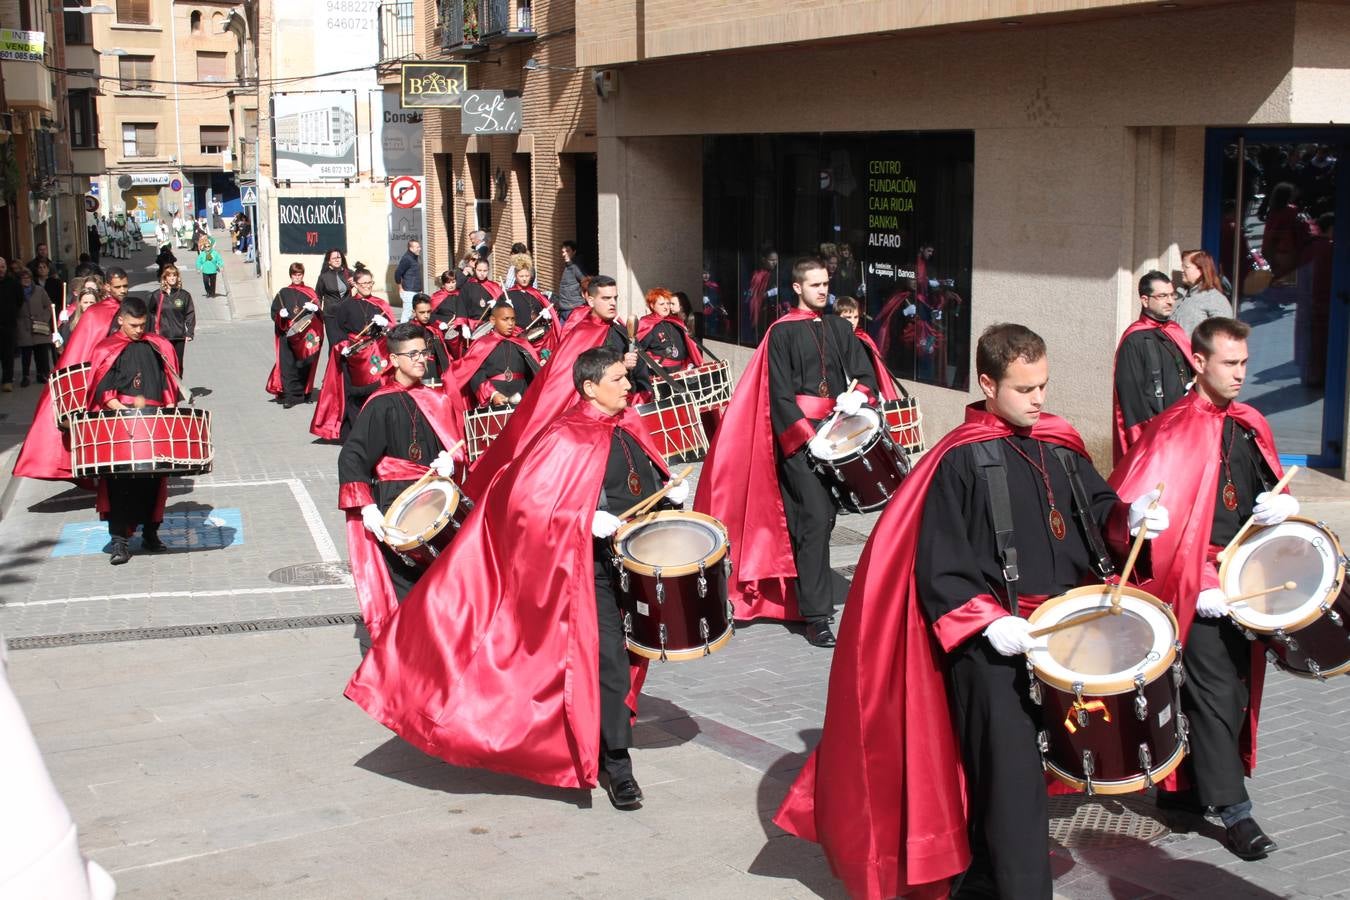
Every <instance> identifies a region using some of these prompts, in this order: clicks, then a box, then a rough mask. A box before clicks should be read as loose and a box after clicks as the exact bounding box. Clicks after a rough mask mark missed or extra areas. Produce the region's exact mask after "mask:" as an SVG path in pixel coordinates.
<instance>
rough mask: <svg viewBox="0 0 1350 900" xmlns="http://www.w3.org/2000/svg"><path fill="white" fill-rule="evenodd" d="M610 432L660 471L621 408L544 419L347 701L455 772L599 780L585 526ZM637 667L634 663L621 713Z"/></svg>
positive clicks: (545, 780)
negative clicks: (624, 435)
mask: <svg viewBox="0 0 1350 900" xmlns="http://www.w3.org/2000/svg"><path fill="white" fill-rule="evenodd" d="M615 427H621V428H623V429H624V430H626V431H628V432H629V433H630V434H631V435H633V437H635V438H636V439H637V440H638V441H639V442H640V443H641V445H642V447H643V448H644V449H645V450H646V452H647V454H648V456H650V457H651V458H652V459H653V460H654V461H655V462H656V463H657V465H658V466H660V467H661V468H662V470H663V471H664V468H665V467H664V465H663V464H662V463H661V461H660V460H661V456H660V454H659V453H658V452H657V451H656V448H655V446H653V444H652V441H651V436H650V434H649V433H648V432H647V429H646V428H645V427H644V426H643V425H642V421H641V419H640V418H639V417H638V415H637V413H636V411H634V410H632V409H631V408H630V409H628V410H625V411H624V413H623V414H622V415H620V416H608V415H605V414H603V413H601V412H599V411H598V410H596V409H595V408H594V407H593V406H591V405H590V404H589V403H583V404H578V405H576V406H574V407H572V408H571V409H570V410H568V412H567V413H566V414H565V415H564V416H563V417H562V418H560V419H557V420H555V421H553V422H551V423H550V425H549V427H548V428H547V429H546V430H545V431H544V432H543V433H541V434H540V435H539V436H538V438H537V439H536V440H535V441H533V442H532V443H531V444H530V445H529V446H528V447H527V448H525V451H524V452H523V453H522V454H521V456H520V457H519V458H518V459H516V460H514V461H512V462H511V463H509V464H508V465H506V466H505V467H504V468H502V469H501V470H500V471H499V472H498V473H497V474H496V475H495V476H494V478H493V479H492V482H491V485H490V486H489V487H488V489H487V492H486V494H485V495H483V499H481V500H480V502H479V503H478V504H477V505H476V506H475V507H474V510H473V512H472V513H470V514H469V518H468V519H467V520H466V521H465V523H464V527H463V528H461V529H460V532H459V534H458V535H457V536H456V537H455V540H454V542H453V543H452V544H451V545H450V548H449V550H447V551H446V552H445V553H442V554H441V555H440V556H439V557H438V558H437V559H436V561H435V562H434V563H433V564H432V565H431V568H429V569H428V570H427V571H426V573H425V574H424V575H423V576H422V578H421V579H420V580H419V581H418V582H417V585H416V587H414V588H413V590H412V592H411V593H409V594H408V596H407V598H406V599H404V601H403V603H402V605H400V606H399V607H398V608H397V610H396V611H395V612H394V614H393V616H391V617H390V619H389V621H388V623H387V625H386V626H385V628H384V630H383V632H382V634H381V635H380V636H379V637H378V638H376V640H375V642H374V646H373V647H372V648H371V651H370V653H369V654H367V656H366V658H365V660H364V661H362V663H361V666H360V668H358V669H357V670H356V674H355V675H353V676H352V680H351V682H350V683H349V684H348V685H347V690H346V694H347V696H348V697H349V698H351V699H352V700H353V701H354V702H356V703H357V705H359V706H360V707H361V708H362V709H364V710H365V711H366V712H367V713H369V714H370V715H371V716H372V717H373V718H375V719H376V720H377V721H379V722H382V723H384V724H385V725H386V726H388V727H389V728H391V729H392V730H393V731H395V732H396V733H397V734H399V735H400V736H401V737H402V738H403V739H404V740H406V741H408V742H409V743H411V744H413V745H414V746H416V747H418V748H419V749H421V750H423V751H424V752H426V753H429V754H432V755H433V756H437V757H440V758H441V759H443V760H445V761H446V762H449V763H452V764H454V765H461V766H473V767H476V768H483V769H490V770H492V771H495V772H504V773H507V774H510V775H518V776H520V777H522V778H528V779H531V780H532V781H537V782H540V783H542V784H550V785H557V786H559V787H582V786H590V785H593V784H595V781H596V776H597V774H598V771H597V758H598V754H599V743H600V697H599V673H598V665H599V649H598V641H597V639H598V632H597V626H596V615H595V593H594V590H595V589H594V584H595V580H594V562H593V549H592V540H593V539H592V538H591V519H592V517H593V516H594V515H595V507H596V500H597V499H598V497H599V496H600V491H601V490H602V489H603V482H604V475H605V465H604V462H603V460H604V459H606V458H607V455H608V453H609V447H610V441H611V439H612V436H613V433H614V428H615ZM522 547H528V548H529V552H528V553H521V548H522ZM644 662H645V661H644ZM644 671H645V666H644V665H642V664H638V665H636V666H635V667H634V671H633V675H634V685H633V690H632V693H631V694H630V698H629V700H630V706H633V704H634V703H635V699H636V691H637V689H638V688H639V687H640V685H641V678H642V673H643V672H644Z"/></svg>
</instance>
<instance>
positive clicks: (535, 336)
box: [525, 322, 548, 347]
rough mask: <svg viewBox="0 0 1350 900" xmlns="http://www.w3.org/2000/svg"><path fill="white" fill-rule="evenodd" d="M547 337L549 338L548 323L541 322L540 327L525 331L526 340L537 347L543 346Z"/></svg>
mask: <svg viewBox="0 0 1350 900" xmlns="http://www.w3.org/2000/svg"><path fill="white" fill-rule="evenodd" d="M546 337H548V322H540V323H539V324H538V325H535V326H533V327H531V328H528V329H526V331H525V340H527V341H529V342H530V344H531V345H532V346H535V347H538V346H539V345H540V344H542V343H543V342H544V338H546Z"/></svg>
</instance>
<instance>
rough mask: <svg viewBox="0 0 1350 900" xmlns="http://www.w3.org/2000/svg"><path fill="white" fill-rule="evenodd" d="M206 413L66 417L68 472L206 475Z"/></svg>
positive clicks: (155, 411) (172, 411)
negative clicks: (68, 420)
mask: <svg viewBox="0 0 1350 900" xmlns="http://www.w3.org/2000/svg"><path fill="white" fill-rule="evenodd" d="M214 456H215V452H214V449H213V448H212V446H211V413H209V412H207V411H206V410H204V409H193V408H191V407H188V408H184V409H159V408H147V409H115V410H114V409H107V410H100V411H98V412H83V413H77V414H76V415H73V416H71V418H70V469H71V472H72V473H73V474H74V476H75V477H76V478H96V477H98V476H100V475H201V474H204V473H206V472H210V471H211V461H212V459H213V458H214Z"/></svg>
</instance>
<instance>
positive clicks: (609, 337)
mask: <svg viewBox="0 0 1350 900" xmlns="http://www.w3.org/2000/svg"><path fill="white" fill-rule="evenodd" d="M578 315H580V313H578ZM600 346H601V347H608V348H609V349H611V350H615V351H617V352H619V353H627V352H628V335H627V333H626V332H625V331H624V329H623V326H622V325H620V324H619V323H618V322H617V321H614V322H611V323H610V325H609V331H607V332H605V340H604V341H603V342H602V343H601V344H600ZM628 380H629V382H631V383H632V386H633V390H634V391H650V390H651V389H652V382H651V367H650V366H648V365H647V363H646V361H645V360H643V358H642V354H640V353H639V354H638V364H637V367H636V368H634V369H631V370H629V372H628Z"/></svg>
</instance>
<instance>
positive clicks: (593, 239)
mask: <svg viewBox="0 0 1350 900" xmlns="http://www.w3.org/2000/svg"><path fill="white" fill-rule="evenodd" d="M570 156H571V159H572V172H573V177H572V184H573V188H574V190H575V191H576V237H574V238H573V240H575V241H576V242H577V250H578V252H580V254H581V264H582V267H583V268H584V269H585V270H586V272H587V274H590V275H595V274H598V273H599V271H600V198H599V189H600V182H599V179H598V178H597V173H596V167H595V154H594V153H573V154H570Z"/></svg>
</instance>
